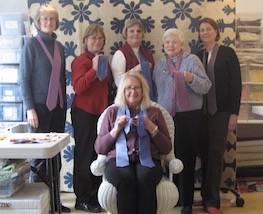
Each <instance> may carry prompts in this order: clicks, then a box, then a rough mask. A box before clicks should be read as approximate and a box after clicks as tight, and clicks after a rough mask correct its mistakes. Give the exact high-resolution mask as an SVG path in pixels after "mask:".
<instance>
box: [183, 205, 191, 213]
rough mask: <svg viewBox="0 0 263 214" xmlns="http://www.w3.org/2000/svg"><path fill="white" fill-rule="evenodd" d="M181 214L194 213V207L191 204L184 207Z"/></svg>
mask: <svg viewBox="0 0 263 214" xmlns="http://www.w3.org/2000/svg"><path fill="white" fill-rule="evenodd" d="M181 214H192V207H191V206H186V207H182V209H181Z"/></svg>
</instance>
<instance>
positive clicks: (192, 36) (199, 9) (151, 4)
mask: <svg viewBox="0 0 263 214" xmlns="http://www.w3.org/2000/svg"><path fill="white" fill-rule="evenodd" d="M45 3H49V4H51V5H53V6H55V7H56V8H57V10H58V12H59V21H60V28H59V29H58V30H57V31H56V34H57V35H58V40H59V41H60V42H61V43H62V44H63V45H64V48H65V55H66V64H67V65H66V76H67V108H68V110H67V121H66V128H65V132H68V133H69V134H70V135H71V143H70V144H69V145H68V146H67V147H66V148H65V149H64V150H63V151H62V152H61V157H62V170H61V179H60V180H61V190H62V191H72V190H73V189H72V183H73V151H74V138H73V129H72V125H71V117H70V106H71V102H72V100H73V97H74V91H73V87H72V77H71V62H72V60H73V59H74V58H75V57H76V56H78V55H80V54H81V53H82V51H83V45H82V36H83V33H84V30H85V29H86V28H87V26H89V25H90V24H91V23H99V24H100V25H102V26H103V28H104V31H105V34H106V44H105V46H104V50H103V51H104V54H105V55H107V56H109V59H111V57H112V55H113V54H114V52H115V51H116V50H117V49H118V48H119V47H121V46H122V45H123V44H124V40H123V38H122V36H121V33H122V30H123V27H124V24H125V21H126V20H127V19H130V18H136V19H139V20H140V21H141V22H142V23H143V25H144V27H145V37H144V39H143V45H144V46H145V47H146V48H148V49H149V50H151V51H152V53H153V55H154V59H155V61H157V60H159V59H160V58H161V57H162V56H163V48H162V36H163V33H164V31H165V30H167V29H168V28H178V29H180V30H181V31H182V32H183V33H184V35H185V37H186V41H185V44H184V49H185V51H189V52H190V51H192V52H197V51H198V50H200V49H201V48H202V45H201V44H200V43H199V42H198V34H197V27H198V22H199V20H200V19H201V18H202V17H205V16H208V17H211V18H213V19H214V20H216V22H217V23H218V25H219V27H220V34H221V40H220V41H219V43H221V44H224V45H227V46H232V47H234V46H235V35H236V33H235V17H236V14H235V8H236V7H235V6H236V4H235V0H217V1H214V2H209V1H207V0H185V1H183V0H135V1H130V0H47V1H46V0H28V13H29V19H30V29H31V33H32V34H35V33H36V30H35V28H34V24H33V18H34V16H35V13H36V11H37V10H38V8H39V6H40V5H42V4H45ZM87 170H89V166H87Z"/></svg>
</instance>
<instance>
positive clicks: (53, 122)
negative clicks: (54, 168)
mask: <svg viewBox="0 0 263 214" xmlns="http://www.w3.org/2000/svg"><path fill="white" fill-rule="evenodd" d="M35 110H36V113H37V116H38V121H39V127H38V128H33V127H32V126H30V125H28V132H30V133H49V132H57V133H64V130H65V121H66V109H61V108H60V107H59V106H57V107H56V108H55V109H54V110H52V111H51V112H50V111H49V110H48V108H47V106H46V105H45V104H35ZM59 159H60V154H59ZM31 165H32V167H34V168H35V169H36V170H38V171H39V173H40V174H42V175H43V176H44V175H47V173H48V167H47V165H48V163H47V161H46V159H34V160H32V163H31ZM59 168H60V169H61V160H60V163H59ZM30 181H31V182H43V179H42V178H41V177H40V176H39V175H37V174H36V173H34V172H32V171H31V174H30Z"/></svg>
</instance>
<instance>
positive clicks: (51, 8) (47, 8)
mask: <svg viewBox="0 0 263 214" xmlns="http://www.w3.org/2000/svg"><path fill="white" fill-rule="evenodd" d="M45 13H52V14H54V15H55V18H56V29H55V30H57V29H58V28H59V17H58V11H57V9H56V8H55V7H54V6H52V5H50V4H43V5H41V6H40V8H39V10H38V11H37V13H36V15H35V19H34V23H35V26H36V27H37V29H39V30H41V29H40V27H39V26H40V24H39V23H40V18H41V17H42V16H43V15H44V14H45Z"/></svg>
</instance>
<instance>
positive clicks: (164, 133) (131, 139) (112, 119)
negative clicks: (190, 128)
mask: <svg viewBox="0 0 263 214" xmlns="http://www.w3.org/2000/svg"><path fill="white" fill-rule="evenodd" d="M171 149H172V143H171V139H170V137H169V132H168V129H167V126H166V123H165V120H164V117H163V115H162V112H161V110H160V109H159V108H156V107H152V106H151V101H150V98H149V87H148V83H147V82H146V80H145V79H144V77H143V76H142V75H141V74H140V73H139V72H136V71H130V72H127V73H125V74H124V76H123V78H122V80H121V82H120V84H119V88H118V92H117V96H116V99H115V105H114V106H111V107H110V108H109V109H108V110H107V112H106V114H105V116H104V120H103V122H102V125H101V129H100V132H99V134H98V137H97V140H96V143H95V150H96V152H97V153H98V154H104V155H106V156H107V160H106V162H107V163H106V170H105V175H106V179H107V180H108V181H109V182H110V183H112V184H113V185H114V186H115V187H116V188H117V208H118V213H119V214H153V213H156V210H157V199H156V186H157V185H158V184H159V182H160V180H161V178H162V166H161V162H160V155H165V154H168V153H169V152H170V151H171Z"/></svg>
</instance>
